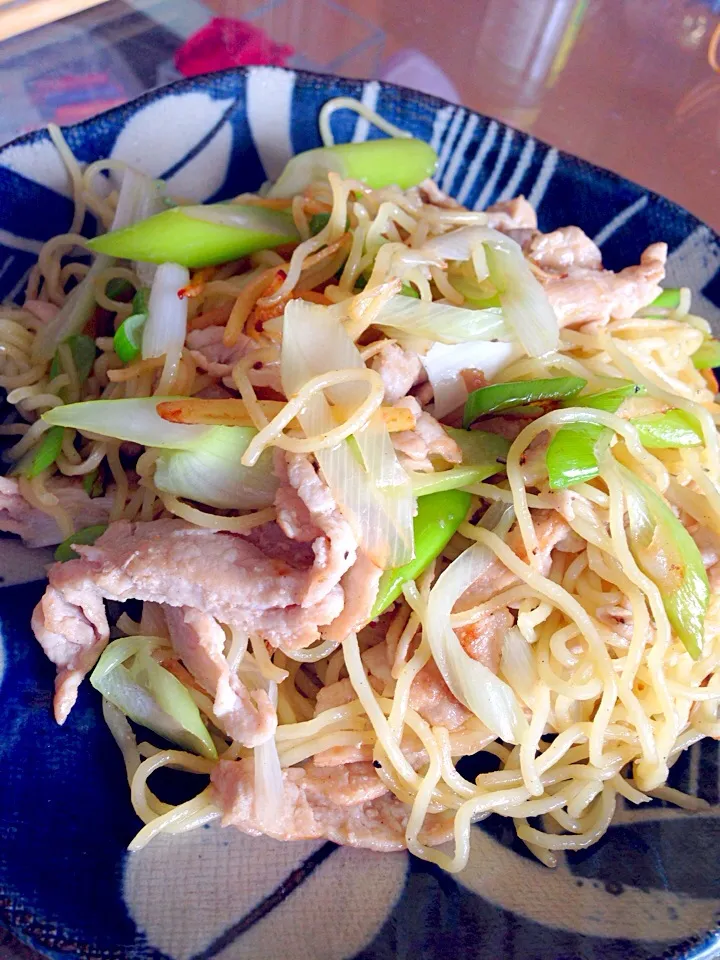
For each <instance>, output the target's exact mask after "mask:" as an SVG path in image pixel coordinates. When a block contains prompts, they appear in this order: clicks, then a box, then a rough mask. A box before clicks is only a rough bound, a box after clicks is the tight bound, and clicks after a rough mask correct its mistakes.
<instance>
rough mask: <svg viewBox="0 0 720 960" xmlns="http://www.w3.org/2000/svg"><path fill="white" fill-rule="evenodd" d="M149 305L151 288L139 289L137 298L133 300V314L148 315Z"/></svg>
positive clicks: (136, 293) (136, 294)
mask: <svg viewBox="0 0 720 960" xmlns="http://www.w3.org/2000/svg"><path fill="white" fill-rule="evenodd" d="M149 303H150V287H138V289H137V290H136V291H135V296H134V297H133V298H132V312H133V313H144V314H146V315H147V312H148V305H149Z"/></svg>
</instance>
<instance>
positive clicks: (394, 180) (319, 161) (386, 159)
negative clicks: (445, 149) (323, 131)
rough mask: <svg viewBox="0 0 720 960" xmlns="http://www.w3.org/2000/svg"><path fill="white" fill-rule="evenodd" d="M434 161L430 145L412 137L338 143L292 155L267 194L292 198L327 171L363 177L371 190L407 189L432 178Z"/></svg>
mask: <svg viewBox="0 0 720 960" xmlns="http://www.w3.org/2000/svg"><path fill="white" fill-rule="evenodd" d="M436 163H437V154H436V153H435V151H434V150H433V148H432V147H431V146H430V145H429V144H427V143H425V142H424V141H422V140H415V139H414V138H412V137H408V138H389V139H387V138H383V139H378V140H367V141H365V142H363V143H337V144H335V145H334V146H331V147H318V148H316V149H314V150H306V151H305V152H304V153H299V154H297V156H294V157H292V158H291V159H290V160H289V161H288V163H287V165H286V167H285V169H284V170H283V172H282V173H281V174H280V177H279V178H278V180H277V182H276V183H275V184H274V185H273V186H272V187H271V188H270V191H269V196H271V197H294V196H295V195H296V194H298V193H302V191H303V190H304V189H305V188H306V187H307V186H309V185H310V184H311V183H312V182H313V181H315V180H323V179H325V178H326V177H327V175H328V173H330V172H335V173H339V174H340V176H341V177H343V178H344V179H351V180H362V181H363V183H366V184H367V185H368V186H369V187H370V188H371V189H373V190H379V189H380V188H382V187H389V186H391V185H392V184H397V186H399V187H400V188H401V189H402V190H407V189H409V188H410V187H414V186H417V184H418V183H421V182H422V181H423V180H425V179H427V178H428V177H431V176H432V174H433V170H434V169H435V165H436Z"/></svg>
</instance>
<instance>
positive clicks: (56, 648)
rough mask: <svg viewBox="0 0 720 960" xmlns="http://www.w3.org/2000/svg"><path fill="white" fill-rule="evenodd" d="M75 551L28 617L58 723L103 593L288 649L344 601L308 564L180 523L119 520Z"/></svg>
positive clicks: (91, 654)
mask: <svg viewBox="0 0 720 960" xmlns="http://www.w3.org/2000/svg"><path fill="white" fill-rule="evenodd" d="M328 552H331V550H330V548H329V550H328ZM78 553H80V554H81V557H80V559H78V560H70V561H68V562H67V563H57V564H55V565H54V566H53V567H51V569H50V574H49V581H50V582H49V584H48V588H47V590H46V591H45V595H44V596H43V598H42V600H41V601H40V603H39V604H38V605H37V607H36V608H35V612H34V613H33V619H32V627H33V630H34V631H35V636H36V637H37V638H38V640H39V641H40V643H41V644H42V647H43V649H44V650H45V652H46V653H47V655H48V656H49V658H50V659H51V660H52V661H53V663H55V664H56V665H57V667H58V677H57V681H56V698H55V715H56V718H57V720H58V722H60V723H62V722H63V720H64V719H65V718H66V717H67V714H68V712H69V710H70V708H71V707H72V705H73V703H74V701H75V695H76V692H77V687H78V684H79V683H80V680H81V679H82V676H83V675H84V673H86V672H87V671H88V670H89V669H90V668H91V667H92V666H93V664H94V663H95V661H96V660H97V657H98V656H99V655H100V653H101V651H102V649H103V647H104V646H105V643H106V642H107V638H108V622H107V616H106V614H105V608H104V605H103V599H111V600H119V601H125V600H129V599H131V598H137V599H140V600H149V601H151V602H153V603H163V604H167V605H169V606H173V607H192V608H194V609H196V610H202V611H204V612H205V613H206V614H208V615H209V616H212V617H215V618H216V619H217V620H219V621H220V622H221V623H227V624H231V625H233V626H236V627H237V628H238V629H241V630H243V631H245V632H247V633H250V634H256V635H259V636H261V637H263V638H264V639H265V640H267V641H269V642H270V643H271V644H273V645H274V646H283V647H286V648H289V649H291V648H298V647H305V646H308V645H309V644H311V643H313V642H314V641H315V640H317V639H318V637H319V628H320V627H322V626H325V625H327V624H329V623H331V622H332V621H333V620H334V619H335V618H336V617H337V616H338V615H339V613H340V611H341V610H342V607H343V592H342V588H341V587H340V585H339V583H337V581H335V583H331V582H330V579H328V577H327V572H326V571H324V572H323V573H322V574H321V576H320V578H318V576H317V575H316V573H315V572H314V570H313V568H312V567H311V568H309V569H307V568H304V569H298V568H295V567H293V566H291V565H290V564H288V563H286V562H284V561H281V560H275V559H273V558H271V557H267V556H266V555H265V554H263V553H262V552H261V551H260V550H259V549H258V548H257V547H255V546H254V545H253V544H251V543H249V542H248V541H247V540H245V539H243V538H242V537H238V536H235V535H233V534H228V533H216V532H213V531H212V530H205V529H201V528H199V527H193V526H191V525H190V524H187V523H185V522H184V521H181V520H156V521H153V522H152V523H128V522H127V521H120V522H119V523H115V524H112V525H111V527H110V528H109V529H108V530H107V531H106V532H105V533H104V534H103V536H102V537H100V539H99V540H98V541H97V542H96V543H95V544H94V545H93V546H84V547H78ZM340 575H341V573H338V577H339V576H340ZM320 582H321V583H322V590H321V589H320V587H319V583H320Z"/></svg>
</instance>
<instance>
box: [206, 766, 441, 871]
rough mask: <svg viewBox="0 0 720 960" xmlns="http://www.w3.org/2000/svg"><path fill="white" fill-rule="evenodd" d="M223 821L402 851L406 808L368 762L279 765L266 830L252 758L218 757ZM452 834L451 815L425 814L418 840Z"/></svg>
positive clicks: (287, 835)
mask: <svg viewBox="0 0 720 960" xmlns="http://www.w3.org/2000/svg"><path fill="white" fill-rule="evenodd" d="M211 781H212V785H213V787H214V792H215V796H216V799H217V802H218V803H219V805H220V807H221V808H222V810H223V813H224V816H223V824H224V825H225V826H227V825H232V826H235V827H237V828H238V829H240V830H242V831H243V832H244V833H249V834H250V835H251V836H260V835H261V834H266V835H268V836H271V837H274V838H275V839H277V840H314V839H326V840H332V841H333V842H335V843H341V844H347V845H349V846H352V847H364V848H366V849H369V850H378V851H383V852H385V851H392V850H403V849H404V848H405V846H406V844H405V827H406V825H407V820H408V816H409V813H410V808H409V807H408V806H407V804H404V803H401V801H399V800H398V799H397V798H396V797H394V796H393V795H392V794H391V793H388V792H387V791H386V788H385V785H384V784H383V783H382V781H381V780H380V779H379V778H378V776H377V774H376V773H375V769H374V768H373V766H372V764H370V763H349V764H345V765H344V766H338V767H327V768H325V767H316V766H315V765H314V764H308V765H307V766H306V767H304V768H302V767H291V768H289V769H287V770H283V785H284V796H283V801H282V808H281V811H280V814H279V815H278V817H277V820H276V822H274V823H273V824H272V829H269V828H268V827H269V825H267V824H265V823H264V821H263V819H262V817H261V816H258V812H257V811H256V809H255V787H254V770H253V764H252V761H249V760H236V761H226V760H225V761H220V763H218V765H217V766H216V767H215V768H214V770H213V772H212V774H211ZM451 835H452V818H451V817H448V816H447V815H442V814H429V815H428V816H427V817H426V819H425V828H424V830H423V832H422V833H421V835H420V836H421V840H422V841H423V842H425V843H430V844H439V843H443V842H444V841H445V840H447V839H449V837H450V836H451Z"/></svg>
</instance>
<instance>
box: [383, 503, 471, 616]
mask: <svg viewBox="0 0 720 960" xmlns="http://www.w3.org/2000/svg"><path fill="white" fill-rule="evenodd" d="M471 502H472V498H471V496H470V494H469V493H465V492H464V491H462V490H445V491H443V492H441V493H431V494H429V495H428V496H427V497H421V498H420V499H419V500H418V512H417V514H416V516H415V519H414V520H413V531H414V536H415V557H414V558H413V559H412V560H411V561H410V562H409V563H406V564H404V565H403V566H402V567H396V568H395V569H393V570H386V571H385V573H383V575H382V577H381V578H380V584H379V586H378V593H377V597H376V599H375V603H374V604H373V608H372V612H371V614H370V619H371V620H374V619H375V617H379V616H380V614H381V613H382V612H383V611H384V610H387V608H388V607H389V606H390V604H391V603H392V602H393V600H396V599H397V598H398V597H399V596H400V593H401V592H402V588H403V584H405V583H407V582H408V581H409V580H415V579H416V577H419V576H420V574H421V573H422V572H423V570H424V569H425V567H427V565H428V564H429V563H431V562H432V561H433V560H434V559H435V557H437V556H438V555H439V554H440V553H441V552H442V550H444V549H445V547H446V546H447V544H448V543H449V541H450V539H451V538H452V536H453V534H454V533H455V531H456V530H457V528H458V527H459V526H460V524H461V523H462V522H463V520H464V519H465V517H466V516H467V512H468V510H469V509H470V503H471Z"/></svg>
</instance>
